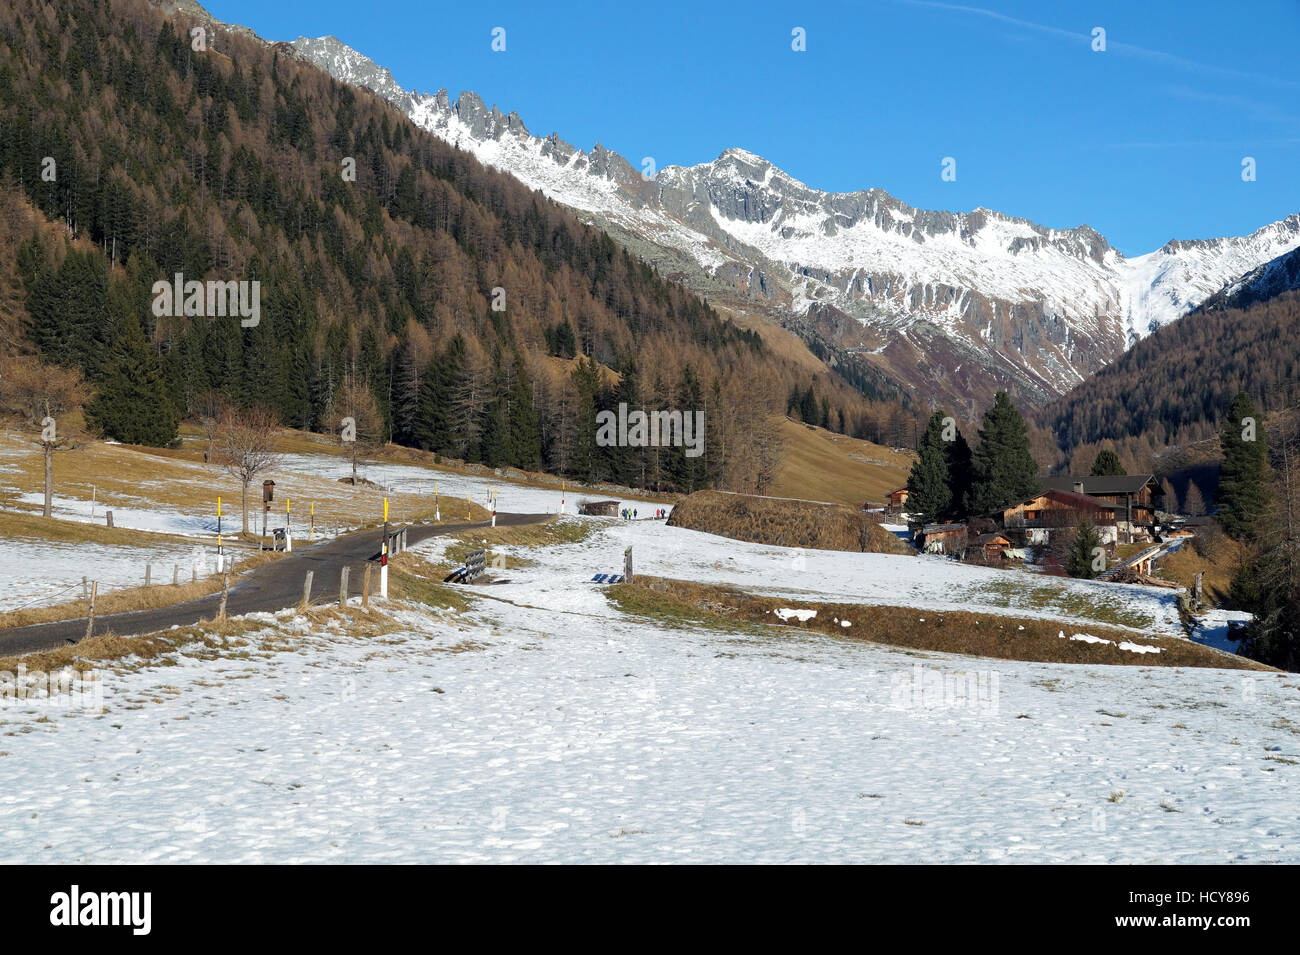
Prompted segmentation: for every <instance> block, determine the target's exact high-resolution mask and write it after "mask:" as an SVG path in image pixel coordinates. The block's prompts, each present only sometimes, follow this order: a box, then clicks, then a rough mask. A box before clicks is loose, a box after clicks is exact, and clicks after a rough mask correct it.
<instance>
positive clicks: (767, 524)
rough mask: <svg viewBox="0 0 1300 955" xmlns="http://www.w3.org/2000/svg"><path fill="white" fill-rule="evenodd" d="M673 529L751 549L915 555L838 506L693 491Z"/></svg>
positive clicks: (865, 518) (676, 512)
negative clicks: (716, 537)
mask: <svg viewBox="0 0 1300 955" xmlns="http://www.w3.org/2000/svg"><path fill="white" fill-rule="evenodd" d="M668 523H669V524H670V525H671V526H673V527H688V528H690V529H692V530H697V531H705V532H706V533H709V534H718V535H720V536H722V537H730V538H732V539H733V540H742V541H749V542H751V543H754V544H772V545H776V546H778V547H807V548H810V549H814V550H845V551H853V552H856V553H873V554H911V553H914V551H913V550H912V549H911V548H910V547H908V546H907V545H906V544H905V543H903V542H902V541H901V540H899V539H898V538H897V537H895V536H894V535H893V534H891V533H890V532H889V531H887V530H885V529H884V528H883V527H881V526H880V524H879V522H878V521H877V520H875V519H873V518H872V516H871V515H868V514H865V513H863V512H862V511H859V510H857V509H855V508H851V507H846V506H844V505H842V504H820V503H817V502H815V501H794V500H789V499H777V498H772V497H757V496H755V495H751V494H728V493H725V492H723V491H696V492H695V493H694V494H692V495H690V496H689V497H687V498H686V499H685V500H683V501H681V502H680V503H678V505H677V506H676V507H675V508H673V511H672V514H671V515H669V518H668Z"/></svg>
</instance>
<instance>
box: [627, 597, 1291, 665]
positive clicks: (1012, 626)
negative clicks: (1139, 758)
mask: <svg viewBox="0 0 1300 955" xmlns="http://www.w3.org/2000/svg"><path fill="white" fill-rule="evenodd" d="M607 595H608V597H609V599H610V600H611V601H613V602H614V603H615V604H616V605H617V606H618V607H619V608H620V609H621V610H624V611H626V612H627V613H631V614H635V615H637V616H642V617H648V618H651V619H654V620H657V621H659V622H661V623H663V624H665V625H667V626H678V627H690V628H692V629H695V628H698V627H701V626H703V627H708V628H709V629H715V630H726V629H732V630H747V629H749V628H751V627H754V626H764V625H766V626H772V627H778V626H779V627H791V628H794V629H799V630H813V631H820V632H822V633H827V634H831V635H834V636H836V637H841V638H844V639H849V640H868V641H871V642H873V643H884V644H889V645H891V646H898V647H906V648H908V649H912V650H922V651H934V652H941V653H961V654H967V655H971V656H980V657H990V658H993V659H1002V660H1028V661H1034V662H1043V663H1091V664H1116V665H1129V666H1189V667H1216V668H1223V669H1240V670H1268V669H1271V668H1270V667H1266V666H1264V665H1262V664H1259V663H1255V662H1254V661H1253V660H1247V659H1246V658H1244V657H1238V656H1234V655H1233V654H1227V653H1220V652H1218V651H1215V650H1212V649H1210V648H1208V647H1203V646H1201V645H1200V644H1197V643H1193V642H1192V641H1190V640H1183V639H1179V638H1177V637H1165V636H1148V635H1141V634H1135V633H1133V632H1132V631H1130V630H1115V629H1112V628H1109V627H1106V626H1102V625H1097V624H1094V623H1088V624H1084V625H1073V626H1072V625H1071V624H1068V623H1066V624H1062V623H1061V622H1060V621H1054V620H1043V619H1040V618H1035V617H1025V618H1023V619H1018V618H1016V617H1004V616H997V615H994V614H986V613H967V612H960V613H958V612H952V611H934V610H919V609H917V608H915V607H881V606H871V607H866V606H863V605H861V604H831V603H809V602H806V601H796V602H791V600H790V599H789V598H786V597H765V596H758V595H754V594H748V593H745V592H743V591H738V590H733V589H730V588H727V587H718V586H711V585H705V584H695V583H690V582H687V581H681V580H673V581H665V580H662V579H660V578H656V577H637V578H635V579H634V580H633V581H632V582H630V583H624V584H618V585H616V586H614V587H611V588H609V590H608V591H607ZM782 608H797V609H808V610H816V611H817V615H816V616H815V617H813V618H812V619H810V620H808V621H807V622H805V623H800V622H799V621H798V620H796V619H791V620H789V621H788V622H786V623H782V621H781V620H780V619H779V618H777V617H776V616H775V611H777V610H779V609H782ZM845 620H847V621H850V626H848V627H845V626H843V625H842V621H845ZM1080 630H1082V631H1083V632H1085V633H1087V634H1088V635H1090V636H1093V637H1101V638H1103V639H1105V640H1110V641H1112V642H1111V643H1093V642H1087V641H1083V640H1070V639H1061V637H1060V636H1059V634H1060V633H1062V632H1064V633H1065V634H1066V636H1067V637H1069V636H1072V635H1073V634H1075V633H1076V632H1079V631H1080ZM1122 642H1128V643H1133V644H1138V645H1142V646H1156V647H1160V648H1161V652H1159V653H1134V652H1131V651H1128V650H1122V649H1120V647H1119V644H1120V643H1122Z"/></svg>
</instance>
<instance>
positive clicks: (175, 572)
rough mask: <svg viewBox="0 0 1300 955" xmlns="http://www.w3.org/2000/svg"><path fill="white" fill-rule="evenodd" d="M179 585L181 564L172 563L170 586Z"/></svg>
mask: <svg viewBox="0 0 1300 955" xmlns="http://www.w3.org/2000/svg"><path fill="white" fill-rule="evenodd" d="M180 585H181V565H180V564H172V586H173V587H179V586H180Z"/></svg>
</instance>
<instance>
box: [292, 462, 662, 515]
mask: <svg viewBox="0 0 1300 955" xmlns="http://www.w3.org/2000/svg"><path fill="white" fill-rule="evenodd" d="M279 470H281V471H286V472H290V473H297V474H312V475H316V476H318V477H345V476H347V475H349V474H351V473H352V471H351V465H350V464H349V463H348V462H347V461H346V460H345V459H342V458H330V457H327V456H324V455H311V454H288V455H285V456H284V458H283V459H282V461H281V462H280V468H279ZM357 476H358V477H361V478H365V479H366V480H369V481H374V482H375V483H376V484H379V485H382V486H383V487H384V488H385V489H387V490H388V491H389V492H394V491H402V492H404V493H407V494H419V495H422V496H425V497H427V498H429V499H430V500H432V499H433V496H434V494H435V492H436V493H437V495H438V500H439V503H440V506H442V507H444V508H445V510H444V514H443V516H444V518H446V519H448V520H450V519H451V516H453V515H454V514H456V513H457V512H456V505H457V504H460V503H464V501H465V498H466V496H468V497H469V498H470V500H472V501H473V502H474V503H475V504H478V505H479V506H481V507H490V506H491V501H492V496H493V495H495V498H496V504H497V510H498V511H505V512H509V513H515V514H558V513H560V506H561V505H563V506H564V513H566V514H573V513H575V512H576V511H577V507H578V502H579V501H585V500H607V499H609V498H610V495H608V494H604V493H602V492H599V491H586V490H575V489H574V488H572V487H569V488H568V489H566V490H562V489H561V488H543V487H533V486H530V485H526V484H514V483H511V482H509V481H506V480H505V479H503V478H499V477H496V476H495V475H492V474H461V473H460V472H458V471H446V470H442V469H440V468H432V467H423V466H420V465H414V464H389V463H386V462H369V463H365V464H362V465H361V466H360V467H359V468H358V469H357ZM650 500H652V496H649V495H648V494H647V495H646V496H642V497H638V498H630V497H629V498H625V499H624V503H626V504H627V506H628V507H634V506H637V505H643V504H645V503H646V502H648V501H650Z"/></svg>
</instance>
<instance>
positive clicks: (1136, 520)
mask: <svg viewBox="0 0 1300 955" xmlns="http://www.w3.org/2000/svg"><path fill="white" fill-rule="evenodd" d="M1044 483H1045V484H1046V486H1047V488H1048V490H1055V491H1068V492H1073V493H1076V494H1086V495H1088V496H1089V497H1093V498H1096V499H1098V500H1101V501H1105V502H1107V503H1108V504H1110V505H1112V506H1113V508H1114V513H1115V523H1116V525H1117V527H1118V528H1119V532H1120V533H1121V534H1123V535H1124V536H1125V538H1126V539H1127V540H1128V541H1130V542H1132V540H1133V538H1134V536H1138V537H1151V536H1153V535H1154V533H1155V530H1156V510H1157V509H1158V508H1159V506H1160V498H1162V497H1163V496H1164V491H1163V490H1162V489H1161V487H1160V482H1159V481H1157V480H1156V477H1155V475H1154V474H1121V475H1096V476H1094V475H1087V476H1086V477H1075V476H1071V475H1066V476H1064V477H1056V478H1048V479H1047V481H1046V482H1044Z"/></svg>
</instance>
